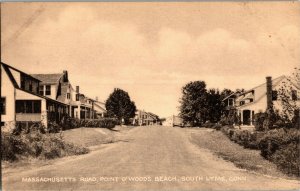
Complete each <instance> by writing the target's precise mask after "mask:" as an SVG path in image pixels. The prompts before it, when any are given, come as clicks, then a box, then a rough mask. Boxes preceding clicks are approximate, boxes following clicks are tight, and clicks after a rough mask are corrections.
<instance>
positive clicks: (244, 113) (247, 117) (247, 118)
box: [238, 109, 255, 126]
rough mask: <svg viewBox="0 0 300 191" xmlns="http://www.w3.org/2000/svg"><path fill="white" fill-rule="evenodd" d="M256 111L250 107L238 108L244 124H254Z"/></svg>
mask: <svg viewBox="0 0 300 191" xmlns="http://www.w3.org/2000/svg"><path fill="white" fill-rule="evenodd" d="M254 114H255V112H254V111H253V110H250V109H242V110H238V116H239V119H240V121H241V125H242V126H253V119H254Z"/></svg>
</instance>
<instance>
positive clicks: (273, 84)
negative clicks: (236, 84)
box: [241, 75, 286, 95]
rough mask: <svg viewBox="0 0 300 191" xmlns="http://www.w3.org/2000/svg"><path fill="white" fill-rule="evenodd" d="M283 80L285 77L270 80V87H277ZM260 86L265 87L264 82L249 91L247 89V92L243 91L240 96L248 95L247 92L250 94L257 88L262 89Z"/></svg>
mask: <svg viewBox="0 0 300 191" xmlns="http://www.w3.org/2000/svg"><path fill="white" fill-rule="evenodd" d="M284 78H286V76H285V75H282V76H279V77H278V78H274V79H272V86H276V85H277V84H278V83H279V82H280V81H281V80H283V79H284ZM262 86H266V82H265V83H263V84H260V85H258V86H256V87H254V88H251V89H249V90H247V91H245V92H243V93H241V95H243V94H247V93H249V92H251V91H253V90H255V89H257V88H260V87H262Z"/></svg>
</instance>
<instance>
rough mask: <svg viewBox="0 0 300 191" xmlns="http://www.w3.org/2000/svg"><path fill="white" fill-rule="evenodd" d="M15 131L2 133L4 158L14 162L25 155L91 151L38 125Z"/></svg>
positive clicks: (54, 155) (54, 154)
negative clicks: (28, 129)
mask: <svg viewBox="0 0 300 191" xmlns="http://www.w3.org/2000/svg"><path fill="white" fill-rule="evenodd" d="M15 132H17V133H2V136H1V139H2V144H1V156H2V160H6V161H11V162H12V161H16V160H18V159H20V158H24V157H33V158H40V159H53V158H57V157H63V156H68V155H74V154H76V155H77V154H85V153H88V152H89V150H88V149H87V148H84V147H78V146H76V145H73V144H70V143H66V142H65V141H64V140H63V138H62V136H61V135H59V134H54V133H45V132H41V130H40V128H39V127H36V126H32V127H31V128H30V131H17V130H16V131H15Z"/></svg>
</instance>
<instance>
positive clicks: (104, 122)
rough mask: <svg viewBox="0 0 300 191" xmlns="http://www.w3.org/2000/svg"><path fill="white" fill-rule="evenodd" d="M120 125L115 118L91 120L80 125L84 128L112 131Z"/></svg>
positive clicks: (81, 122) (83, 121)
mask: <svg viewBox="0 0 300 191" xmlns="http://www.w3.org/2000/svg"><path fill="white" fill-rule="evenodd" d="M117 124H118V121H117V120H116V119H114V118H103V119H91V120H81V121H80V125H81V126H83V127H95V128H97V127H99V128H108V129H112V128H114V127H115V126H116V125H117Z"/></svg>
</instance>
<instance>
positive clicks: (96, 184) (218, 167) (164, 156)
mask: <svg viewBox="0 0 300 191" xmlns="http://www.w3.org/2000/svg"><path fill="white" fill-rule="evenodd" d="M190 134H191V130H189V129H181V128H171V127H162V126H152V127H136V128H133V129H132V130H130V131H126V132H125V133H122V132H121V133H119V135H118V137H117V140H118V141H117V142H115V143H112V144H106V145H103V146H101V147H99V148H96V149H95V150H94V151H92V152H91V153H89V154H87V155H82V156H76V157H67V158H64V159H60V160H58V161H57V162H55V163H54V164H53V165H47V166H44V167H40V168H37V169H31V170H26V171H22V172H18V173H9V174H3V188H4V190H110V189H113V190H202V189H203V190H243V189H244V190H258V189H262V190H276V189H277V190H287V189H297V188H299V182H298V181H295V180H285V179H278V178H273V177H266V176H263V175H258V174H254V173H250V172H248V171H245V170H241V169H238V168H237V167H235V166H234V165H233V164H232V163H230V162H227V161H224V160H222V159H220V158H218V157H217V156H215V155H213V154H212V153H211V152H210V151H207V150H203V149H200V148H199V147H198V146H196V145H194V144H192V143H191V142H190ZM203 135H205V134H203ZM216 141H217V140H216Z"/></svg>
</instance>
